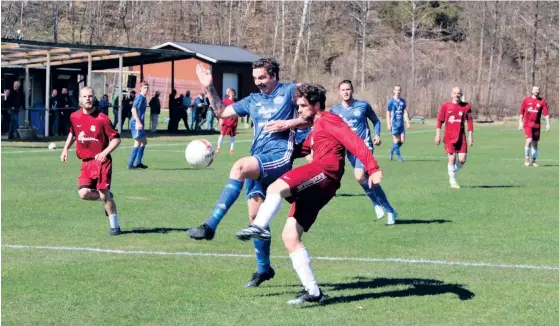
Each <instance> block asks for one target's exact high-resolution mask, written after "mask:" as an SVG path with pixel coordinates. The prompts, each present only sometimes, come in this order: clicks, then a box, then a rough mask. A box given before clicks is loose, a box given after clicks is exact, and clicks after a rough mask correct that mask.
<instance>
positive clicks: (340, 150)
mask: <svg viewBox="0 0 559 326" xmlns="http://www.w3.org/2000/svg"><path fill="white" fill-rule="evenodd" d="M303 147H304V149H303V150H305V147H306V148H307V149H308V148H310V151H311V153H312V155H313V159H312V163H313V164H320V165H322V166H323V167H324V174H326V175H327V176H329V177H331V178H333V179H334V180H336V181H338V182H339V181H341V179H342V176H343V174H344V165H345V151H346V149H347V150H348V151H350V152H351V153H352V154H353V155H355V156H356V157H357V158H358V159H359V160H360V161H361V162H363V165H364V166H365V168H366V170H367V173H369V175H371V174H373V173H374V172H376V171H378V170H379V166H378V163H377V161H376V160H375V158H374V156H373V154H372V153H371V150H370V149H369V148H368V147H367V145H365V141H363V139H362V138H361V137H359V136H358V135H357V134H356V133H355V132H354V131H353V130H351V128H349V126H348V125H347V123H345V121H344V120H342V118H340V117H339V116H337V115H335V114H332V113H330V112H322V113H321V116H320V117H319V118H318V119H316V120H315V121H314V125H313V128H312V131H311V133H310V135H309V137H307V139H306V140H305V142H304V143H303Z"/></svg>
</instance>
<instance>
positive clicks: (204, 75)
mask: <svg viewBox="0 0 559 326" xmlns="http://www.w3.org/2000/svg"><path fill="white" fill-rule="evenodd" d="M196 75H198V79H199V80H200V83H201V84H202V86H204V87H205V88H206V90H207V91H208V99H209V100H210V105H211V106H212V107H213V108H214V113H215V115H216V116H217V117H218V118H220V119H221V118H234V117H236V116H237V113H236V112H235V110H234V109H233V106H231V105H228V106H225V104H223V101H222V100H221V98H220V97H219V95H217V91H216V90H215V87H214V86H213V78H212V74H211V73H210V71H209V70H207V69H205V68H204V67H202V65H200V64H198V65H196Z"/></svg>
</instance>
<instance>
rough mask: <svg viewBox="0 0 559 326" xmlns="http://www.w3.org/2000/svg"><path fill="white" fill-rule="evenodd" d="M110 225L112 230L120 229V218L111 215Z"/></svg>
mask: <svg viewBox="0 0 559 326" xmlns="http://www.w3.org/2000/svg"><path fill="white" fill-rule="evenodd" d="M109 225H110V226H111V229H115V228H119V227H120V226H119V225H118V217H117V216H116V214H111V215H109Z"/></svg>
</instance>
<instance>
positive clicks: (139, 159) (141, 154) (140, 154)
mask: <svg viewBox="0 0 559 326" xmlns="http://www.w3.org/2000/svg"><path fill="white" fill-rule="evenodd" d="M145 149H146V147H145V146H140V147H138V156H137V157H136V162H137V163H136V164H142V158H143V157H144V150H145Z"/></svg>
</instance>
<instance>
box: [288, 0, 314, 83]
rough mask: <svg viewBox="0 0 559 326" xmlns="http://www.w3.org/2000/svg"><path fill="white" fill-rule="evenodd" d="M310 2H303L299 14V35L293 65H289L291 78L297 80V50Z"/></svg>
mask: <svg viewBox="0 0 559 326" xmlns="http://www.w3.org/2000/svg"><path fill="white" fill-rule="evenodd" d="M309 2H310V0H304V2H303V13H302V14H301V22H300V24H299V35H298V36H297V44H296V45H295V55H294V56H293V63H292V64H291V77H292V78H295V79H297V73H298V66H297V64H298V61H299V49H300V48H301V41H302V39H303V33H304V32H305V28H306V26H307V9H308V8H309Z"/></svg>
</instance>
